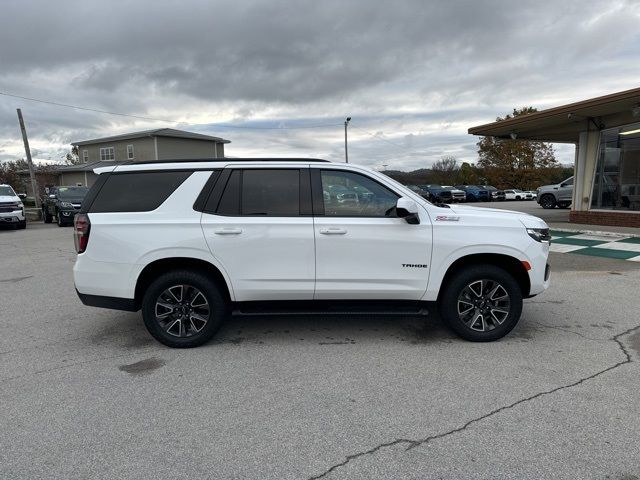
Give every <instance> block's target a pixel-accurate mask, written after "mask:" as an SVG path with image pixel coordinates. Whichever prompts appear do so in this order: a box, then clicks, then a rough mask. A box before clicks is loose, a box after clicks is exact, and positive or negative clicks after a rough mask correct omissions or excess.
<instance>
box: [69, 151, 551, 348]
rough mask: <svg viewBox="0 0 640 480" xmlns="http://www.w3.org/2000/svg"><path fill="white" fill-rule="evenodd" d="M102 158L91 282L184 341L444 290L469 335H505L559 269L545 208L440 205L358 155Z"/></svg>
mask: <svg viewBox="0 0 640 480" xmlns="http://www.w3.org/2000/svg"><path fill="white" fill-rule="evenodd" d="M96 172H97V173H99V174H100V175H99V177H98V179H97V181H96V183H95V184H94V185H93V187H92V188H91V190H90V191H89V193H88V194H87V196H86V198H85V200H84V202H83V203H82V209H81V211H80V213H79V214H78V215H77V216H76V220H75V241H76V249H77V251H78V257H77V260H76V263H75V266H74V269H73V272H74V281H75V286H76V289H77V291H78V295H79V296H80V299H81V300H82V302H83V303H84V304H85V305H92V306H97V307H105V308H116V309H122V310H129V311H137V310H140V309H141V310H142V316H143V319H144V323H145V325H146V327H147V329H148V330H149V332H150V333H151V335H153V336H154V337H155V338H156V339H157V340H159V341H160V342H162V343H164V344H165V345H169V346H171V347H193V346H197V345H201V344H203V343H204V342H206V341H208V340H209V339H210V338H212V337H213V335H214V334H215V333H216V331H217V329H218V327H219V326H220V324H221V322H222V321H223V319H224V318H225V317H226V315H227V314H228V313H230V312H232V311H233V312H234V313H245V314H256V313H261V314H262V313H283V312H287V313H289V312H298V313H321V314H325V315H326V314H340V313H349V314H353V313H365V314H372V313H382V314H385V315H389V314H402V315H409V314H418V313H421V312H424V309H425V308H428V307H430V306H432V305H437V307H438V308H439V310H440V315H441V317H442V318H443V319H444V321H445V322H446V323H447V325H448V326H449V327H451V328H452V329H453V330H454V331H455V332H457V333H458V334H459V335H460V336H462V337H464V338H466V339H468V340H474V341H488V340H495V339H498V338H501V337H502V336H504V335H506V334H507V333H508V332H509V331H510V330H511V329H512V328H513V327H514V326H515V325H516V323H517V322H518V319H519V318H520V314H521V311H522V299H523V298H527V297H531V296H534V295H536V294H538V293H541V292H543V291H544V290H545V289H546V288H547V286H548V282H549V267H548V265H547V257H548V254H549V239H550V237H549V230H548V227H547V225H546V224H545V222H544V221H542V220H541V219H539V218H536V217H533V216H531V215H526V214H522V213H517V212H509V211H503V210H493V209H486V208H473V207H467V206H458V205H456V206H442V205H441V206H435V205H432V204H431V203H429V202H427V201H426V200H424V199H423V198H422V197H421V196H420V195H418V194H416V193H414V192H412V191H411V190H410V189H408V188H406V187H404V186H403V185H401V184H399V183H398V182H395V181H394V180H392V179H390V178H389V177H387V176H385V175H384V174H382V173H379V172H375V171H373V170H370V169H367V168H363V167H358V166H355V165H352V164H343V163H330V162H327V161H324V160H310V159H224V160H219V161H173V162H157V163H143V164H126V165H121V166H117V167H105V168H99V169H96ZM345 192H349V193H353V195H352V196H350V197H349V198H350V199H353V201H345V196H344V194H345ZM355 199H357V201H355Z"/></svg>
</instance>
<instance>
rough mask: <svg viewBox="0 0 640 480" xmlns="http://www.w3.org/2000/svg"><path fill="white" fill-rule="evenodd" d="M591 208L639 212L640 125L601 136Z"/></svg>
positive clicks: (610, 131)
mask: <svg viewBox="0 0 640 480" xmlns="http://www.w3.org/2000/svg"><path fill="white" fill-rule="evenodd" d="M591 208H595V209H602V210H634V211H640V123H636V124H632V125H626V126H623V127H618V128H614V129H610V130H604V131H603V132H602V133H601V134H600V151H599V155H598V161H597V165H596V174H595V178H594V182H593V192H592V195H591Z"/></svg>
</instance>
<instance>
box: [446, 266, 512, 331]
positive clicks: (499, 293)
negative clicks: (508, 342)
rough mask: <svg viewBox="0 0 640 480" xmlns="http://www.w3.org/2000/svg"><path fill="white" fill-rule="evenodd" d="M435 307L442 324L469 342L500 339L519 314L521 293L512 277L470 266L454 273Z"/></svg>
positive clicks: (494, 269) (509, 329) (505, 273)
mask: <svg viewBox="0 0 640 480" xmlns="http://www.w3.org/2000/svg"><path fill="white" fill-rule="evenodd" d="M438 307H439V309H440V316H441V317H442V319H443V320H444V321H445V323H446V324H447V325H448V326H449V328H451V329H452V330H453V331H454V332H456V333H457V334H458V335H459V336H461V337H462V338H464V339H466V340H471V341H473V342H489V341H492V340H497V339H499V338H502V337H504V336H505V335H506V334H507V333H509V332H510V331H511V330H512V329H513V328H514V327H515V326H516V324H517V323H518V320H519V319H520V315H521V313H522V291H521V290H520V286H519V285H518V283H517V282H516V281H515V279H514V278H513V276H512V275H511V274H509V273H508V272H506V271H505V270H503V269H501V268H498V267H495V266H493V265H473V266H469V267H466V268H464V269H463V270H460V271H458V272H457V273H455V274H454V275H453V276H452V277H451V279H450V280H449V281H448V282H447V284H446V285H443V294H442V296H441V298H440V300H439V303H438Z"/></svg>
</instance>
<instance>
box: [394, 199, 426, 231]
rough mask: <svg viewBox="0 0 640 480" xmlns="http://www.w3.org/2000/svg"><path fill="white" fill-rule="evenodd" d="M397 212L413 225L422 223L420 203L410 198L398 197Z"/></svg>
mask: <svg viewBox="0 0 640 480" xmlns="http://www.w3.org/2000/svg"><path fill="white" fill-rule="evenodd" d="M396 214H397V215H398V217H400V218H404V219H405V220H406V222H407V223H410V224H411V225H417V224H419V223H420V217H419V216H418V205H417V204H416V202H414V201H413V200H411V199H409V198H406V197H400V198H399V199H398V203H396Z"/></svg>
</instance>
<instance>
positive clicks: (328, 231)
mask: <svg viewBox="0 0 640 480" xmlns="http://www.w3.org/2000/svg"><path fill="white" fill-rule="evenodd" d="M320 233H321V234H323V235H344V234H345V233H347V230H346V229H344V228H338V227H329V228H321V229H320Z"/></svg>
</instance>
